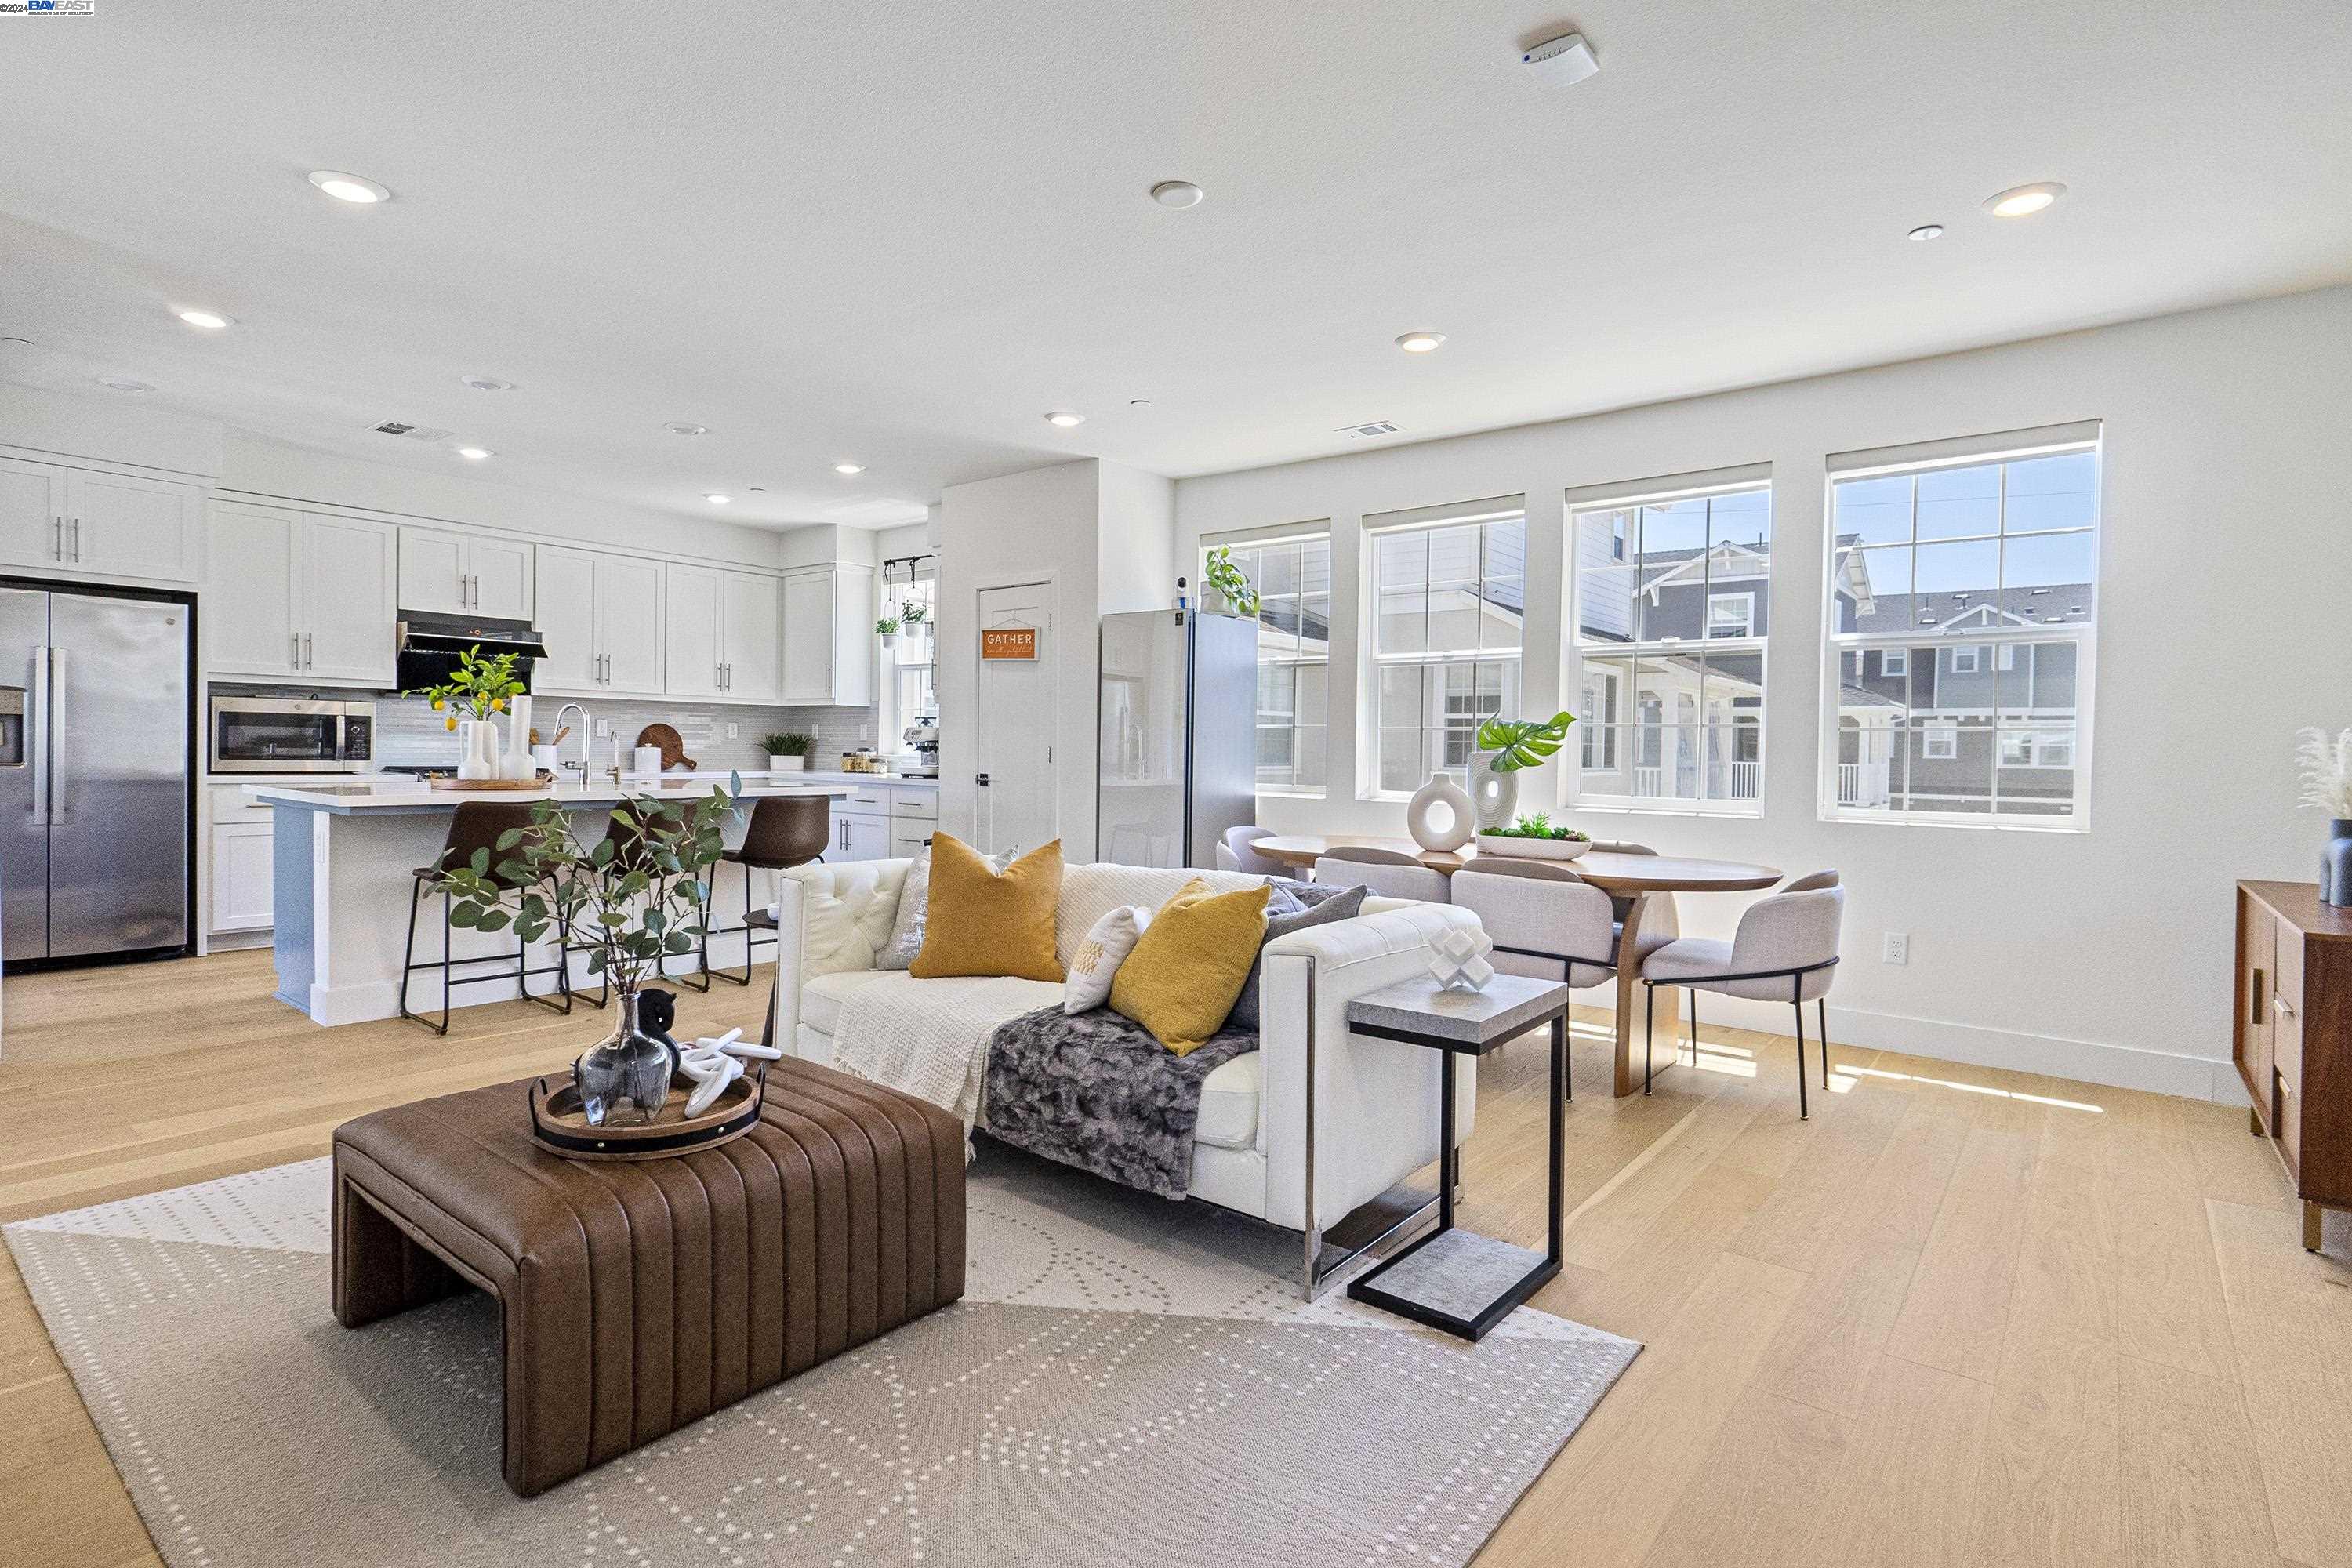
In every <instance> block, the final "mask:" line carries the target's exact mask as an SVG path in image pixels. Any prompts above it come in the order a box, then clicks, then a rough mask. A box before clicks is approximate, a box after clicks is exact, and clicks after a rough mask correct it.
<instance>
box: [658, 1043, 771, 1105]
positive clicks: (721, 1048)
mask: <svg viewBox="0 0 2352 1568" xmlns="http://www.w3.org/2000/svg"><path fill="white" fill-rule="evenodd" d="M783 1054H784V1053H783V1052H782V1051H779V1050H773V1049H771V1048H770V1047H766V1046H755V1045H752V1044H751V1043H750V1042H749V1041H747V1040H745V1039H744V1038H743V1031H742V1030H740V1029H730V1030H728V1031H727V1032H726V1033H725V1034H723V1035H720V1036H719V1037H717V1038H716V1039H713V1038H712V1037H709V1036H708V1035H706V1036H704V1037H701V1038H700V1039H698V1040H697V1041H695V1042H694V1044H693V1045H692V1046H690V1047H688V1048H687V1049H685V1050H682V1051H680V1052H678V1053H677V1068H678V1071H680V1072H682V1073H684V1074H686V1076H687V1077H688V1078H690V1079H694V1080H695V1088H694V1092H693V1094H691V1095H689V1096H688V1098H687V1101H686V1113H687V1115H688V1116H699V1115H701V1114H702V1113H703V1112H704V1111H706V1110H709V1109H710V1106H711V1102H712V1101H714V1100H717V1099H718V1098H719V1095H720V1094H722V1093H724V1092H725V1091H726V1089H727V1086H728V1085H729V1084H730V1083H733V1082H734V1081H735V1080H736V1079H739V1078H741V1077H742V1076H743V1064H742V1063H741V1062H740V1060H738V1059H737V1058H740V1057H754V1058H758V1059H760V1060H761V1061H771V1062H772V1061H779V1060H782V1058H783Z"/></svg>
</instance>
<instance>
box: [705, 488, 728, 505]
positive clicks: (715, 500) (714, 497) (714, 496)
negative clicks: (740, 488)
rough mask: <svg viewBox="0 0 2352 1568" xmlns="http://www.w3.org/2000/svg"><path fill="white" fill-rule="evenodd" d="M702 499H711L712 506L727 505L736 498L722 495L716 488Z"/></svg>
mask: <svg viewBox="0 0 2352 1568" xmlns="http://www.w3.org/2000/svg"><path fill="white" fill-rule="evenodd" d="M702 499H703V500H707V501H709V503H710V504H711V505H712V506H725V505H726V504H727V503H728V502H729V501H730V500H734V499H735V498H734V497H733V496H722V495H720V494H719V493H718V492H717V491H715V490H714V491H712V492H711V493H710V494H709V495H707V496H704V497H703V498H702Z"/></svg>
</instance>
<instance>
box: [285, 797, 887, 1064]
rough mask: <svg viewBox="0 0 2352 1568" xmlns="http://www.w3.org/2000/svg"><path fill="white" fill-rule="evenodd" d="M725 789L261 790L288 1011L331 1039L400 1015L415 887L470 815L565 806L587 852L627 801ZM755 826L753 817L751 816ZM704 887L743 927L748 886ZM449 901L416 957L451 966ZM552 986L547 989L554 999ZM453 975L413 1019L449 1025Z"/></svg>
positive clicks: (722, 958)
mask: <svg viewBox="0 0 2352 1568" xmlns="http://www.w3.org/2000/svg"><path fill="white" fill-rule="evenodd" d="M726 783H727V781H726V779H725V777H724V776H723V775H712V774H709V773H705V774H702V775H700V776H698V777H679V778H665V779H659V780H656V779H625V780H622V781H620V782H617V783H616V782H614V780H612V779H611V778H609V777H608V778H605V779H604V780H602V781H592V782H591V783H588V784H556V785H552V786H551V787H549V788H546V789H541V790H530V791H523V790H497V791H465V790H436V789H433V788H431V787H429V786H428V785H426V784H423V783H394V782H390V781H378V780H372V781H370V782H368V783H366V784H330V783H320V784H270V785H263V786H257V787H255V788H251V789H248V790H247V795H250V796H251V797H252V798H253V799H254V800H256V801H258V802H263V803H266V804H267V805H269V806H270V807H271V813H270V816H271V821H272V824H273V832H274V835H275V850H276V854H275V857H274V860H273V877H274V884H273V889H272V914H273V926H272V932H273V935H272V941H271V944H270V945H271V950H272V953H273V956H274V957H275V958H276V961H277V968H278V990H277V993H276V994H277V997H278V1000H279V1001H281V1002H283V1003H285V1004H286V1005H288V1006H289V1007H293V1008H296V1009H297V1010H299V1011H300V1012H302V1013H304V1014H307V1015H308V1016H310V1020H311V1022H313V1023H316V1024H323V1025H329V1026H333V1025H340V1024H362V1023H367V1022H370V1021H372V1020H374V1019H377V1018H393V1017H397V1016H399V1014H400V982H401V973H402V970H403V966H404V963H405V962H406V959H405V944H406V941H407V932H408V911H409V907H410V903H411V900H412V898H413V896H414V889H415V877H414V873H415V870H416V868H418V867H420V866H430V865H434V864H435V863H436V862H437V861H438V860H439V859H440V857H441V851H442V847H443V845H444V843H445V842H446V839H447V837H448V832H449V818H450V817H451V816H452V815H454V814H455V812H456V811H457V807H458V805H461V804H462V803H464V802H467V801H474V800H481V801H495V802H499V803H504V804H514V803H528V802H531V801H538V800H556V801H561V802H562V804H563V805H564V808H565V809H566V810H567V811H568V812H570V813H571V814H572V816H573V819H574V823H575V831H576V832H577V833H578V834H579V836H580V837H581V839H582V841H583V842H584V843H589V844H593V843H594V842H595V841H596V840H597V839H599V838H601V837H604V818H605V817H606V816H608V815H609V814H610V813H611V811H612V809H613V807H614V805H615V804H616V803H618V802H619V801H621V800H623V799H625V798H631V799H652V800H687V801H691V800H699V799H701V798H703V797H704V796H706V795H709V793H710V791H711V790H712V789H714V788H721V789H723V788H725V787H726ZM849 793H850V792H849V789H848V786H846V785H844V784H827V783H820V782H790V783H787V782H784V781H783V780H782V779H775V780H769V779H763V778H752V777H746V778H745V779H744V780H743V787H742V790H741V791H740V795H739V798H740V799H742V800H745V801H750V800H756V799H761V798H764V797H767V796H772V795H814V796H816V797H818V798H820V799H824V800H828V801H830V800H836V799H840V798H842V797H844V796H845V795H848V794H849ZM740 816H749V808H748V807H746V808H744V810H743V811H742V812H741V813H740ZM742 833H743V825H742V822H741V821H740V820H739V821H736V822H733V823H730V824H729V826H728V828H727V840H728V842H729V843H730V845H731V844H734V843H737V842H740V839H741V837H742ZM704 879H705V880H706V881H709V882H712V883H713V884H714V892H715V898H716V904H715V907H714V908H713V910H712V911H711V922H710V923H711V925H712V927H713V929H714V930H716V929H718V928H720V927H726V926H740V925H741V924H742V923H743V881H742V877H741V874H740V872H735V873H732V874H730V875H728V876H725V877H718V878H713V877H711V876H710V875H709V874H708V873H706V874H705V878H704ZM752 882H753V888H754V895H753V896H754V898H755V899H757V900H760V903H761V907H764V905H765V902H766V890H767V888H768V885H769V878H768V875H767V874H766V873H761V872H755V873H754V874H753V879H752ZM439 905H440V900H438V899H437V898H432V897H428V898H427V900H426V901H425V907H424V908H423V909H422V910H420V911H419V914H418V919H417V922H416V950H417V951H416V956H417V958H418V960H419V961H422V960H424V959H425V958H427V957H431V958H433V959H435V960H436V961H437V960H438V958H439V956H440V952H441V944H440V929H441V919H440V910H439ZM454 935H455V937H456V939H457V940H456V945H455V946H454V947H453V948H452V949H451V955H452V956H453V957H454V958H457V959H460V960H462V959H466V958H472V957H490V956H494V955H497V954H500V953H507V952H512V951H513V944H514V936H513V933H512V931H499V932H482V931H462V930H461V931H457V932H455V933H454ZM554 953H555V942H554V938H553V936H552V935H551V936H550V937H549V939H548V940H547V941H546V942H541V943H539V944H537V945H535V946H534V947H533V948H532V949H531V956H530V967H532V968H533V969H539V968H542V967H543V968H547V969H549V970H552V969H553V966H554V963H555V956H554ZM710 963H711V966H712V967H713V968H714V969H716V968H719V967H720V966H722V965H724V966H726V967H730V968H733V969H737V970H740V968H741V967H742V964H743V938H742V936H741V935H740V933H737V934H730V935H726V936H714V937H712V938H711V941H710ZM696 965H697V961H696V960H695V959H694V958H691V957H688V958H681V959H676V960H673V961H671V969H670V973H672V974H674V975H684V974H688V973H693V972H694V970H695V968H696ZM553 982H554V976H553V974H552V973H550V974H548V975H547V976H545V977H544V978H541V979H539V980H537V981H535V983H534V984H535V987H544V988H550V989H551V988H552V985H553ZM599 984H601V982H599V981H595V980H593V979H591V978H590V976H589V974H588V969H587V962H586V958H585V955H584V954H575V955H574V956H573V958H572V988H573V989H574V990H575V991H577V990H579V989H581V988H582V987H583V986H585V987H587V988H588V989H589V990H591V991H593V990H594V989H596V988H597V986H598V985H599ZM453 993H454V994H452V996H451V998H450V1005H451V1006H453V1007H468V1006H475V1005H480V1004H482V1003H486V1002H499V1001H508V1000H511V999H512V998H513V997H514V996H515V995H516V994H517V992H516V990H515V988H514V987H513V985H512V984H510V983H509V984H499V983H495V982H484V983H483V984H472V985H460V986H457V987H454V988H453ZM440 1009H441V974H440V970H439V967H438V965H437V963H436V966H435V967H433V968H430V969H420V970H418V971H417V972H416V973H415V974H414V975H413V976H411V977H410V980H409V1010H410V1011H411V1012H415V1013H425V1012H430V1013H434V1014H436V1015H437V1014H438V1013H439V1012H440Z"/></svg>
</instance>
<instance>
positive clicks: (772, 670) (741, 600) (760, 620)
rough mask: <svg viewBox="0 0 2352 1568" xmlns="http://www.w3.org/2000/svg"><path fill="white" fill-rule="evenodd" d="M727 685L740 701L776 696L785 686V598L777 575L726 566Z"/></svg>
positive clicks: (722, 621) (722, 624)
mask: <svg viewBox="0 0 2352 1568" xmlns="http://www.w3.org/2000/svg"><path fill="white" fill-rule="evenodd" d="M783 637H784V599H783V590H782V587H781V586H780V585H779V584H778V583H777V582H776V580H775V579H774V578H773V577H768V576H763V575H761V574H759V573H756V572H724V573H721V574H719V647H720V654H719V662H720V664H721V666H722V668H723V669H724V672H725V679H724V680H723V681H722V683H721V684H722V685H723V687H724V689H725V691H726V694H727V696H728V697H729V698H730V699H731V700H734V701H737V702H773V701H775V700H777V698H778V697H779V696H781V695H782V691H783V673H784V669H783V667H784V647H783Z"/></svg>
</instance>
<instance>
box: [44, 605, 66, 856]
mask: <svg viewBox="0 0 2352 1568" xmlns="http://www.w3.org/2000/svg"><path fill="white" fill-rule="evenodd" d="M65 673H66V650H65V649H63V648H61V647H53V648H51V649H49V680H48V687H49V700H48V701H47V704H46V705H45V706H47V709H48V712H47V716H46V717H45V718H44V720H43V721H42V725H41V727H42V729H44V730H46V731H47V732H48V734H47V739H48V740H49V741H50V742H51V743H52V745H53V746H54V743H55V741H56V737H57V736H58V734H59V733H61V732H62V731H64V729H65V719H66V712H65V703H64V702H63V701H61V700H59V696H60V693H62V692H63V690H64V689H65ZM64 772H65V768H64V766H63V765H62V762H61V759H59V758H58V757H54V756H53V757H51V758H50V759H49V778H48V788H47V790H45V791H43V792H42V793H43V794H44V795H46V796H47V800H46V802H45V803H44V804H45V805H47V812H46V814H45V815H46V816H47V821H48V825H49V826H51V827H60V826H64V825H65V820H66V808H65V805H64V803H63V802H62V801H61V799H60V798H59V795H60V793H61V792H60V791H59V789H58V784H59V783H60V782H61V780H60V777H59V775H61V774H62V773H64Z"/></svg>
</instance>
